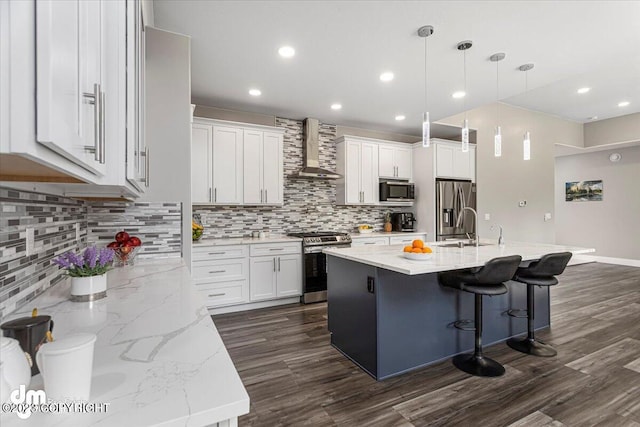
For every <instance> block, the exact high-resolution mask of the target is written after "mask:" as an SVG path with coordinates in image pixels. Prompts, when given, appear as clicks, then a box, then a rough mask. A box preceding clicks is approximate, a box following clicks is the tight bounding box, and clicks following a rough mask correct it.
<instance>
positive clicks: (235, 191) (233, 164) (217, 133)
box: [212, 126, 243, 205]
mask: <svg viewBox="0 0 640 427" xmlns="http://www.w3.org/2000/svg"><path fill="white" fill-rule="evenodd" d="M242 141H243V131H242V129H239V128H235V127H228V126H213V142H212V155H213V160H212V178H213V179H212V186H213V196H212V200H213V203H214V204H219V205H220V204H223V205H239V204H242V179H243V166H242V152H243V148H242Z"/></svg>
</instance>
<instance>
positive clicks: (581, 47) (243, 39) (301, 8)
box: [154, 0, 640, 134]
mask: <svg viewBox="0 0 640 427" xmlns="http://www.w3.org/2000/svg"><path fill="white" fill-rule="evenodd" d="M154 8H155V10H154V14H155V25H156V26H157V27H159V28H162V29H166V30H170V31H175V32H179V33H182V34H187V35H190V36H191V37H192V45H191V47H192V51H191V63H192V95H193V101H194V102H195V103H198V104H204V105H210V106H217V107H223V108H230V109H237V110H242V111H252V112H258V113H264V114H274V115H280V116H284V117H290V118H303V117H307V116H310V117H317V118H319V119H320V120H322V121H326V122H330V123H336V124H341V125H347V126H357V127H366V128H372V129H379V130H389V131H397V132H403V133H412V134H419V132H420V131H419V129H420V122H421V115H422V111H423V110H424V92H423V91H424V86H423V85H424V39H423V38H420V37H418V36H417V34H416V31H417V29H418V28H419V27H421V26H423V25H433V26H434V27H435V32H434V34H433V35H432V36H431V37H429V38H428V48H429V64H428V77H429V79H428V88H429V111H430V113H431V119H432V120H434V121H435V120H438V119H441V118H444V117H448V116H451V115H453V114H456V113H459V112H461V111H464V109H465V108H466V109H470V108H474V107H478V106H480V105H483V104H487V103H490V102H494V101H495V99H496V87H495V82H496V65H495V63H492V62H490V61H489V60H488V58H489V56H491V55H492V54H493V53H496V52H505V53H506V54H507V56H506V59H505V60H504V61H502V62H500V64H499V66H500V98H501V99H502V100H503V102H506V103H510V104H513V105H518V106H523V107H525V108H530V109H534V110H538V111H543V112H548V113H550V114H554V115H557V116H560V117H564V118H567V119H571V120H575V121H579V122H584V121H587V119H588V117H591V116H598V118H599V119H604V118H609V117H614V116H619V115H624V114H630V113H634V112H639V111H640V1H619V2H616V1H548V2H538V1H494V2H485V1H378V2H372V1H189V0H181V1H174V0H161V1H160V0H156V1H155V3H154ZM466 39H470V40H472V41H473V43H474V45H473V47H472V48H471V49H470V50H469V51H467V76H468V77H467V93H468V95H467V97H466V106H465V105H464V104H463V100H460V99H453V98H452V97H451V94H452V93H453V92H454V91H456V90H461V89H462V88H463V55H462V53H461V52H459V51H458V50H457V49H456V44H457V43H458V42H459V41H462V40H466ZM283 45H291V46H293V47H294V48H295V49H296V55H295V56H294V57H293V58H290V59H284V58H282V57H280V56H279V55H278V54H277V50H278V48H279V47H281V46H283ZM525 63H534V64H535V68H534V69H533V70H531V71H529V76H528V80H529V92H528V93H526V94H524V93H523V92H524V90H525V82H524V73H523V72H521V71H518V70H517V68H518V66H520V65H522V64H525ZM387 70H390V71H393V72H394V73H395V79H394V80H393V81H392V82H390V83H382V82H381V81H380V80H379V78H378V76H379V75H380V73H381V72H383V71H387ZM583 86H588V87H591V88H592V90H591V91H590V92H589V93H588V94H585V95H578V94H577V93H576V90H577V89H578V88H580V87H583ZM252 87H256V88H259V89H260V90H261V91H262V96H260V97H257V98H256V97H252V96H250V95H249V94H248V93H247V92H248V90H249V88H252ZM622 100H626V101H629V102H630V103H631V104H630V105H629V106H628V107H626V108H619V107H618V106H617V104H618V102H620V101H622ZM335 102H339V103H341V104H342V105H343V108H342V110H340V111H333V110H331V109H330V108H329V107H330V105H331V104H332V103H335ZM396 114H404V115H405V116H406V117H407V119H406V120H405V121H403V122H396V121H395V120H394V117H395V115H396Z"/></svg>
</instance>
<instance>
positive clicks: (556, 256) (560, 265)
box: [507, 252, 572, 357]
mask: <svg viewBox="0 0 640 427" xmlns="http://www.w3.org/2000/svg"><path fill="white" fill-rule="evenodd" d="M571 255H572V254H571V252H558V253H553V254H547V255H545V256H543V257H542V258H540V260H539V261H534V262H532V263H531V264H529V266H528V267H522V268H518V270H517V271H516V274H515V275H514V276H513V280H514V281H516V282H520V283H524V284H526V285H527V309H526V310H509V311H508V314H509V315H510V316H512V317H526V318H527V336H526V337H525V338H510V339H509V340H507V345H508V346H509V347H511V348H512V349H514V350H517V351H520V352H522V353H526V354H532V355H534V356H540V357H553V356H555V355H556V354H557V353H558V352H557V351H556V350H555V349H554V348H553V347H551V346H550V345H547V344H544V343H543V342H540V341H536V338H535V335H534V325H533V323H534V320H535V304H534V302H535V297H534V294H533V291H534V288H533V287H534V286H541V287H542V286H553V285H556V284H557V283H558V279H557V278H556V277H555V276H557V275H559V274H562V272H563V271H564V269H565V268H566V267H567V263H568V262H569V260H570V259H571ZM523 311H524V312H526V316H521V315H519V314H518V313H520V312H523Z"/></svg>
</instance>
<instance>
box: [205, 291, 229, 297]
mask: <svg viewBox="0 0 640 427" xmlns="http://www.w3.org/2000/svg"><path fill="white" fill-rule="evenodd" d="M224 295H226V293H224V292H222V293H220V294H209V298H211V297H221V296H224Z"/></svg>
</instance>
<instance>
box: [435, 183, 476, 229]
mask: <svg viewBox="0 0 640 427" xmlns="http://www.w3.org/2000/svg"><path fill="white" fill-rule="evenodd" d="M465 206H467V207H470V208H473V209H476V185H475V184H473V183H472V182H471V181H469V180H460V179H436V240H446V239H464V238H467V233H469V235H470V236H472V237H474V238H475V236H473V232H474V229H475V223H474V221H475V218H474V215H473V212H471V211H469V210H468V209H467V210H465V211H464V213H463V214H462V218H461V221H460V223H459V224H457V219H458V215H459V214H460V212H462V210H463V208H464V207H465ZM456 225H459V226H456Z"/></svg>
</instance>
